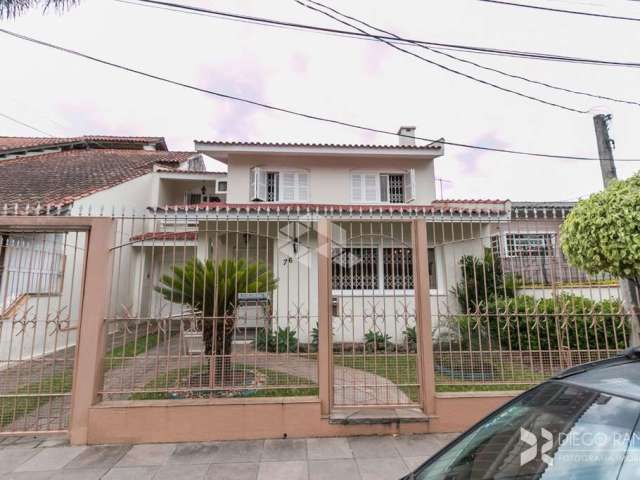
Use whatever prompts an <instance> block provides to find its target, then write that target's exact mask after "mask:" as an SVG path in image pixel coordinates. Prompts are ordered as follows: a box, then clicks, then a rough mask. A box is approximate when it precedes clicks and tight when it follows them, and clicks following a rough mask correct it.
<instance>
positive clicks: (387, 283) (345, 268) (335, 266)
mask: <svg viewBox="0 0 640 480" xmlns="http://www.w3.org/2000/svg"><path fill="white" fill-rule="evenodd" d="M428 258H429V265H428V267H429V286H430V288H432V289H435V288H437V284H436V275H435V271H436V270H435V251H434V249H433V248H430V249H429V255H428ZM331 265H332V268H331V270H332V271H331V273H332V276H331V278H332V287H333V289H334V290H380V289H384V290H412V289H413V251H412V249H411V248H409V247H385V246H371V247H369V246H367V247H345V248H334V249H333V254H332V262H331Z"/></svg>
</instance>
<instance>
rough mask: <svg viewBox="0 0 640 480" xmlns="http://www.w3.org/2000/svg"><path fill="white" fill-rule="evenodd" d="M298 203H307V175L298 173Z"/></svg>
mask: <svg viewBox="0 0 640 480" xmlns="http://www.w3.org/2000/svg"><path fill="white" fill-rule="evenodd" d="M298 201H299V202H308V201H309V174H308V173H298Z"/></svg>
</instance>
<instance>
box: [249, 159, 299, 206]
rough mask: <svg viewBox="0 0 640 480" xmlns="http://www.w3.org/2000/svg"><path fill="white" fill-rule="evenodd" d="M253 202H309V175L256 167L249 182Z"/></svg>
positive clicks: (293, 171)
mask: <svg viewBox="0 0 640 480" xmlns="http://www.w3.org/2000/svg"><path fill="white" fill-rule="evenodd" d="M249 189H250V197H251V201H260V202H308V201H309V173H308V172H306V171H301V170H283V171H267V170H265V169H264V168H261V167H254V168H252V169H251V171H250V181H249Z"/></svg>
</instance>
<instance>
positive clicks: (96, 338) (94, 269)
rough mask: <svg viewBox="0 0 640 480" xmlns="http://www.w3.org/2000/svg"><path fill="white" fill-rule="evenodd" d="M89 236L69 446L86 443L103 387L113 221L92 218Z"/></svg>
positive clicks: (77, 344)
mask: <svg viewBox="0 0 640 480" xmlns="http://www.w3.org/2000/svg"><path fill="white" fill-rule="evenodd" d="M88 237H89V239H88V242H87V256H86V263H85V273H84V286H83V290H82V308H81V315H80V325H79V326H78V338H77V340H76V354H75V365H74V374H73V387H72V393H71V418H70V421H69V440H70V443H71V444H72V445H85V444H86V443H87V440H88V424H89V408H90V407H91V406H92V405H94V404H95V403H96V402H97V400H98V391H99V390H100V388H101V384H102V368H103V359H104V348H105V342H104V318H105V316H106V313H107V291H108V289H109V280H110V276H111V275H110V272H111V268H110V262H109V259H110V251H109V249H110V247H111V242H112V240H113V220H112V219H110V218H92V219H91V229H90V230H89V234H88Z"/></svg>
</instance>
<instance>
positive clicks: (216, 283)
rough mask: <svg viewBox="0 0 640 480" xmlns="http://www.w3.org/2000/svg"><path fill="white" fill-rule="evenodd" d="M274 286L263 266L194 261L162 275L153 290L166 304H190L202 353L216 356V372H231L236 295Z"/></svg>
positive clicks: (177, 266)
mask: <svg viewBox="0 0 640 480" xmlns="http://www.w3.org/2000/svg"><path fill="white" fill-rule="evenodd" d="M276 283H277V282H276V280H275V279H274V278H273V274H272V272H271V271H270V270H269V269H267V267H266V265H264V264H263V263H249V264H247V262H245V261H244V260H242V259H241V260H222V261H220V262H218V263H217V264H214V263H213V262H212V261H211V260H207V261H206V262H201V261H200V260H198V259H197V258H194V259H192V260H189V261H188V262H186V263H185V264H184V265H176V266H174V267H173V269H172V274H170V275H163V276H162V278H161V279H160V285H158V286H157V287H156V288H155V290H156V291H157V292H159V293H160V294H162V296H163V297H164V298H165V299H167V300H168V301H170V302H174V303H181V304H184V305H189V306H190V307H191V308H193V309H194V310H195V311H197V312H199V313H200V314H201V315H202V317H203V319H202V321H203V328H202V337H203V341H204V345H205V354H206V355H215V358H216V365H215V371H216V372H220V371H225V372H226V373H230V371H231V360H230V355H231V341H232V338H233V328H234V325H235V316H234V309H235V306H236V302H237V298H238V293H259V292H270V291H272V290H273V289H275V287H276ZM214 325H215V328H214ZM214 336H215V341H214ZM223 359H224V360H223ZM223 362H224V363H223Z"/></svg>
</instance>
